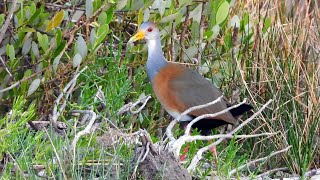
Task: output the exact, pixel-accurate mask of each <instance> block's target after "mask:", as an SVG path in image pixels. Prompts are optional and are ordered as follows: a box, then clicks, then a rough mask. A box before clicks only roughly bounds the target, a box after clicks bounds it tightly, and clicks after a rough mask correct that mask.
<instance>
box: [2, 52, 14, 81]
mask: <svg viewBox="0 0 320 180" xmlns="http://www.w3.org/2000/svg"><path fill="white" fill-rule="evenodd" d="M0 61H1V63H2V65H3V67H4V69H5V70H6V71H7V73H8V74H9V76H10V77H12V73H11V72H10V70H9V68H8V66H7V65H6V63H5V62H4V60H3V59H2V57H1V56H0Z"/></svg>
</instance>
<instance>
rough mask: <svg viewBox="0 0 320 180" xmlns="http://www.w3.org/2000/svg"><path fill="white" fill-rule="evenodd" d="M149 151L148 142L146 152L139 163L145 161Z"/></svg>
mask: <svg viewBox="0 0 320 180" xmlns="http://www.w3.org/2000/svg"><path fill="white" fill-rule="evenodd" d="M149 151H150V142H147V145H146V152H145V153H144V155H143V158H142V159H141V161H140V163H142V162H143V161H144V160H145V159H146V157H147V155H148V154H149Z"/></svg>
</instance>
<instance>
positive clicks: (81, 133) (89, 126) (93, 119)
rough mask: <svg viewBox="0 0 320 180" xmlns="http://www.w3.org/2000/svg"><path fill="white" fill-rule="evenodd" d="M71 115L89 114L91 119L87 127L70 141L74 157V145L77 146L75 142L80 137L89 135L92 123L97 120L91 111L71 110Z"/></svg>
mask: <svg viewBox="0 0 320 180" xmlns="http://www.w3.org/2000/svg"><path fill="white" fill-rule="evenodd" d="M71 112H72V113H83V114H89V115H90V117H91V119H90V121H89V123H88V125H87V126H86V127H85V128H84V129H83V130H82V131H80V132H78V133H77V134H76V135H75V136H74V139H73V141H72V144H71V146H72V150H73V154H74V155H75V151H76V145H77V142H78V141H79V139H80V137H81V136H83V135H85V134H89V133H91V128H92V125H93V123H94V121H95V120H96V118H97V114H96V113H95V112H93V111H92V110H72V111H71Z"/></svg>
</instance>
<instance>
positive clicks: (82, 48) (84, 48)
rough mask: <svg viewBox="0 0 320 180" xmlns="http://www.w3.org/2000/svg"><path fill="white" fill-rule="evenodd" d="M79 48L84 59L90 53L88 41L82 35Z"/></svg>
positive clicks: (78, 42)
mask: <svg viewBox="0 0 320 180" xmlns="http://www.w3.org/2000/svg"><path fill="white" fill-rule="evenodd" d="M77 50H78V53H79V54H80V55H81V57H82V59H84V58H86V56H87V53H88V47H87V43H86V41H85V40H84V39H83V37H82V36H78V40H77Z"/></svg>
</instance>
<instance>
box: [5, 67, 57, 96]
mask: <svg viewBox="0 0 320 180" xmlns="http://www.w3.org/2000/svg"><path fill="white" fill-rule="evenodd" d="M48 68H51V66H48V67H46V68H44V69H42V70H41V71H39V72H36V73H34V74H32V75H31V76H28V77H26V78H23V79H21V80H19V81H17V82H15V83H14V84H12V85H11V86H9V87H7V88H4V89H1V90H0V94H1V93H3V92H6V91H9V90H11V89H13V88H15V87H17V86H19V85H20V84H21V83H22V82H24V81H26V80H29V79H30V78H32V77H34V76H36V75H38V74H40V73H42V72H44V71H45V70H47V69H48Z"/></svg>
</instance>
